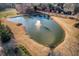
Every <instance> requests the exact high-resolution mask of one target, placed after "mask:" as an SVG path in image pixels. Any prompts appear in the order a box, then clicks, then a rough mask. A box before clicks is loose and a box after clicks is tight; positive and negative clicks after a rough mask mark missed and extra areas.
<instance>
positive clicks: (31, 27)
mask: <svg viewBox="0 0 79 59" xmlns="http://www.w3.org/2000/svg"><path fill="white" fill-rule="evenodd" d="M38 20H39V21H40V23H39V24H40V25H41V26H40V28H39V30H38V29H37V26H36V25H35V24H36V23H37V21H38ZM9 21H12V22H17V23H22V24H23V26H24V27H25V29H26V30H27V32H28V34H29V35H30V36H31V38H32V39H33V40H35V41H37V42H39V43H41V44H43V45H45V46H55V45H57V43H59V42H60V41H62V40H63V38H64V31H63V29H62V28H61V27H60V26H59V25H58V24H57V23H56V22H55V21H53V20H51V19H50V18H49V19H48V18H45V17H42V16H41V17H39V16H31V17H29V18H25V17H24V16H20V17H14V18H11V19H10V20H9Z"/></svg>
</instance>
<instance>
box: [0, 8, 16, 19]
mask: <svg viewBox="0 0 79 59" xmlns="http://www.w3.org/2000/svg"><path fill="white" fill-rule="evenodd" d="M16 15H17V11H16V9H6V10H4V11H0V18H7V17H12V16H16Z"/></svg>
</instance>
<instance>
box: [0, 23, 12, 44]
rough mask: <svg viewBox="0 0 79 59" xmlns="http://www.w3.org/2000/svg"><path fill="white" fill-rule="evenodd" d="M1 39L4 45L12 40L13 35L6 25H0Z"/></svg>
mask: <svg viewBox="0 0 79 59" xmlns="http://www.w3.org/2000/svg"><path fill="white" fill-rule="evenodd" d="M0 37H1V42H2V43H5V42H8V41H9V40H10V39H11V33H10V32H9V31H8V30H7V28H6V27H5V26H4V24H0Z"/></svg>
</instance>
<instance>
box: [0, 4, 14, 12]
mask: <svg viewBox="0 0 79 59" xmlns="http://www.w3.org/2000/svg"><path fill="white" fill-rule="evenodd" d="M6 8H15V6H14V4H12V3H0V11H3V10H5V9H6Z"/></svg>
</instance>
